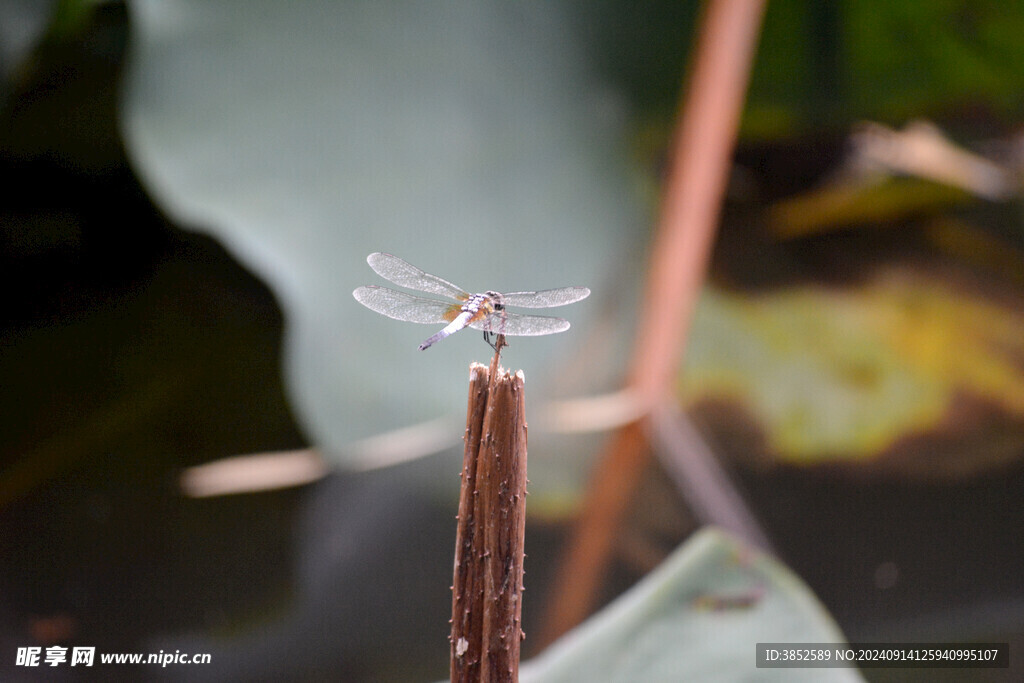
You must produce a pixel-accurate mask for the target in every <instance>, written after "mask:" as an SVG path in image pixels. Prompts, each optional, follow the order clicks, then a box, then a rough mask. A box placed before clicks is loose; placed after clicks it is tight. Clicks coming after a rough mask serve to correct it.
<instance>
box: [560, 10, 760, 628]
mask: <svg viewBox="0 0 1024 683" xmlns="http://www.w3.org/2000/svg"><path fill="white" fill-rule="evenodd" d="M764 6H765V1H764V0H710V1H709V2H707V3H706V6H705V8H704V14H703V17H702V20H701V25H700V26H701V28H700V33H699V36H698V42H697V46H696V49H695V53H694V57H693V67H692V68H693V70H692V72H691V78H690V84H689V88H688V89H687V91H686V93H687V94H686V99H685V102H684V103H683V106H682V110H681V113H680V117H679V125H678V128H677V130H676V132H675V135H674V139H673V144H672V153H671V167H670V169H669V174H668V179H667V182H666V185H665V189H664V193H663V199H662V205H661V211H660V217H659V221H658V226H657V230H656V232H655V235H654V241H653V243H652V245H651V256H650V267H649V269H648V278H647V284H646V292H645V296H644V298H643V300H642V301H641V303H640V308H641V316H640V319H641V320H643V321H645V324H644V325H640V326H638V328H637V330H638V332H637V338H636V342H635V346H634V353H633V358H632V362H631V365H630V374H629V379H628V382H627V383H628V386H629V388H630V389H631V390H632V391H633V392H635V395H637V396H638V397H639V398H640V400H641V401H643V402H644V404H645V405H646V406H647V407H648V409H651V408H653V407H654V406H657V405H658V404H660V403H664V402H665V401H670V400H672V386H673V382H674V379H675V377H676V374H677V371H678V367H679V363H680V362H681V359H682V358H683V352H684V349H685V342H686V337H687V334H688V332H689V324H690V320H691V318H692V315H693V310H694V308H695V306H696V303H697V298H698V296H699V294H700V289H701V286H702V284H703V281H704V276H705V272H706V270H707V263H708V260H709V257H710V254H711V247H712V244H713V241H714V235H715V228H716V226H717V223H718V215H719V211H720V206H721V202H722V198H723V197H724V195H725V189H726V184H727V180H728V175H729V165H730V163H731V159H732V151H733V147H734V145H735V141H736V132H737V129H738V127H739V120H740V114H741V111H742V107H743V99H744V95H745V93H746V88H747V83H748V80H749V75H750V68H751V65H752V63H753V59H754V54H755V51H756V46H757V38H758V34H759V32H760V26H761V18H762V16H763V14H764ZM645 423H646V417H644V418H641V420H640V421H638V422H635V423H633V424H629V425H626V426H624V427H622V428H621V429H620V430H619V432H618V433H617V434H615V435H614V436H613V437H612V439H611V440H610V441H609V442H608V445H607V446H606V447H605V451H604V453H603V455H602V457H601V458H600V459H599V462H598V464H597V467H596V469H595V473H594V475H593V477H592V479H591V481H590V487H589V491H588V493H587V496H586V499H585V501H584V505H583V510H582V511H581V514H580V519H579V522H578V526H577V529H576V533H575V534H574V536H573V539H572V541H571V542H570V545H569V548H568V549H567V551H566V554H565V555H564V556H563V558H562V561H561V566H560V569H559V573H558V576H557V577H556V581H555V584H554V591H553V593H552V594H551V600H550V602H549V605H550V608H549V611H548V614H547V619H546V624H545V629H544V633H542V634H541V635H542V637H541V641H542V643H543V644H547V643H550V642H552V641H553V640H555V638H557V637H558V636H560V635H561V634H562V633H565V632H566V631H568V630H569V629H570V628H572V627H573V626H575V625H576V624H578V623H580V622H581V621H582V620H583V619H584V618H585V617H586V616H587V615H588V614H590V612H591V611H592V610H593V607H594V603H595V601H596V599H597V593H598V589H599V588H600V586H601V584H602V582H603V579H604V575H605V572H606V569H607V567H608V564H609V562H610V559H611V554H612V549H613V543H614V540H615V536H616V533H617V531H618V529H619V526H620V524H621V521H622V518H623V516H624V514H625V512H626V509H627V508H628V505H629V502H630V501H631V500H632V498H633V495H634V494H635V492H636V489H637V487H638V486H639V482H640V479H641V475H642V474H643V470H644V467H646V464H647V460H648V455H649V448H648V440H647V436H646V425H645Z"/></svg>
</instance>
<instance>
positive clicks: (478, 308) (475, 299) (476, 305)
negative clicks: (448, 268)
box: [420, 294, 494, 351]
mask: <svg viewBox="0 0 1024 683" xmlns="http://www.w3.org/2000/svg"><path fill="white" fill-rule="evenodd" d="M493 312H494V303H493V301H492V299H491V297H490V296H488V295H486V294H474V295H472V296H471V297H469V299H468V300H467V301H466V303H464V304H462V309H461V310H460V311H459V313H458V315H456V316H455V317H454V318H453V319H452V321H451V322H450V323H448V324H447V325H445V327H444V329H442V330H440V331H439V332H438V333H437V334H435V335H433V336H432V337H430V338H429V339H427V340H426V341H425V342H423V343H422V344H420V351H424V350H426V349H428V348H430V347H431V346H433V345H434V344H436V343H437V342H439V341H441V340H442V339H444V338H445V337H447V336H449V335H451V334H454V333H456V332H458V331H459V330H461V329H463V328H464V327H466V326H467V325H470V324H472V323H475V322H477V321H478V320H482V319H484V318H486V317H487V316H489V315H490V314H491V313H493Z"/></svg>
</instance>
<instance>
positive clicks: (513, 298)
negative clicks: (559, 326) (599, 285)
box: [501, 287, 590, 331]
mask: <svg viewBox="0 0 1024 683" xmlns="http://www.w3.org/2000/svg"><path fill="white" fill-rule="evenodd" d="M588 296H590V290H589V289H587V288H586V287H560V288H559V289H544V290H541V291H539V292H511V293H509V294H502V295H501V299H502V303H504V304H505V305H506V306H519V307H520V308H552V307H554V306H565V305H566V304H573V303H576V302H577V301H580V300H582V299H586V298H587V297H588ZM559 331H561V330H559Z"/></svg>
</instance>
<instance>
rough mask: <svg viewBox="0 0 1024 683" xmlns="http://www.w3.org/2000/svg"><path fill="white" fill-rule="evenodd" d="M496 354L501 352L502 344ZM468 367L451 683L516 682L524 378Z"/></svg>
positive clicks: (523, 483) (523, 513)
mask: <svg viewBox="0 0 1024 683" xmlns="http://www.w3.org/2000/svg"><path fill="white" fill-rule="evenodd" d="M498 348H499V349H500V341H499V345H498ZM498 355H499V353H498V352H496V353H495V357H494V360H493V361H492V363H491V367H490V368H487V367H486V366H483V365H480V364H478V363H473V364H472V365H471V366H470V382H469V405H468V407H467V410H466V435H465V439H466V446H465V451H464V455H463V464H462V489H461V493H460V496H459V517H458V529H457V532H456V541H455V568H454V579H453V584H452V591H453V593H452V632H451V680H452V681H453V683H454V682H455V681H462V682H465V681H517V680H518V679H519V644H520V641H521V639H522V635H523V634H522V630H521V628H520V623H521V616H522V591H523V557H524V555H523V536H524V533H525V529H526V417H525V416H526V410H525V407H526V404H525V394H524V391H523V374H522V372H517V373H516V374H515V375H512V374H510V373H509V372H508V371H505V370H503V369H501V368H500V367H498V364H497V361H498Z"/></svg>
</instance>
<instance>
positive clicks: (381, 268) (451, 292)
mask: <svg viewBox="0 0 1024 683" xmlns="http://www.w3.org/2000/svg"><path fill="white" fill-rule="evenodd" d="M366 262H367V263H369V264H370V267H371V268H373V269H374V271H376V273H377V274H378V275H380V276H381V277H382V278H384V279H385V280H389V281H391V282H394V283H395V284H396V285H400V286H402V287H408V288H409V289H415V290H417V291H420V292H428V293H430V294H439V295H441V296H447V297H450V298H452V299H457V300H458V301H465V300H466V299H468V298H469V294H468V293H467V292H466V291H465V290H464V289H462V288H461V287H457V286H456V285H453V284H452V283H451V282H448V281H447V280H444V279H442V278H439V277H438V276H436V275H431V274H430V273H426V272H424V271H422V270H420V269H419V268H417V267H416V266H414V265H412V264H411V263H409V262H407V261H403V260H402V259H400V258H398V257H397V256H395V255H393V254H385V253H383V252H379V251H378V252H375V253H373V254H370V255H369V256H367V257H366ZM384 315H387V313H385V314H384ZM402 320H404V318H402Z"/></svg>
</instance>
